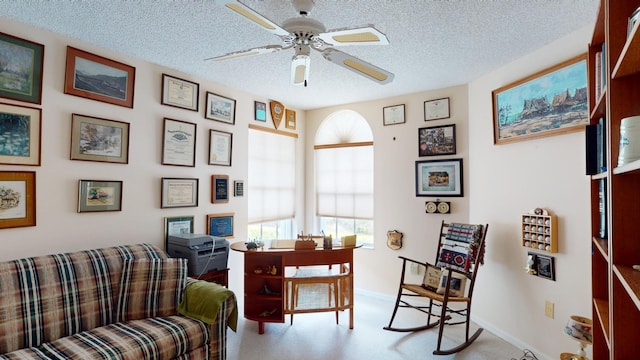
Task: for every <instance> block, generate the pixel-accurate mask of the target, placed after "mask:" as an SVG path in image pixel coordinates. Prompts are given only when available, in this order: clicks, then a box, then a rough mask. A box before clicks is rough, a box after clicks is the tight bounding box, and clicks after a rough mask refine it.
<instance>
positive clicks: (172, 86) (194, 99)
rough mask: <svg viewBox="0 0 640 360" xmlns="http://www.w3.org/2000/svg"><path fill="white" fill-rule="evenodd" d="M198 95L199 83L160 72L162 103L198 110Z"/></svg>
mask: <svg viewBox="0 0 640 360" xmlns="http://www.w3.org/2000/svg"><path fill="white" fill-rule="evenodd" d="M199 97H200V85H199V84H197V83H194V82H191V81H188V80H184V79H179V78H177V77H173V76H171V75H167V74H162V101H161V103H162V105H169V106H174V107H179V108H183V109H187V110H191V111H198V99H199Z"/></svg>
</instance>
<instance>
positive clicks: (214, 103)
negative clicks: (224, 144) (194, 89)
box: [204, 91, 236, 124]
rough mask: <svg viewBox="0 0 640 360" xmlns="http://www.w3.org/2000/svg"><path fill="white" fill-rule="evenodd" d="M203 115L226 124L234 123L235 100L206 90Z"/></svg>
mask: <svg viewBox="0 0 640 360" xmlns="http://www.w3.org/2000/svg"><path fill="white" fill-rule="evenodd" d="M206 108H207V109H206V113H205V114H204V117H205V118H206V119H209V120H216V121H220V122H223V123H227V124H235V123H236V101H235V100H233V99H229V98H227V97H224V96H221V95H217V94H214V93H212V92H208V91H207V106H206Z"/></svg>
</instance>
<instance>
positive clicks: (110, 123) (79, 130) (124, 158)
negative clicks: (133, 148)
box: [71, 114, 129, 164]
mask: <svg viewBox="0 0 640 360" xmlns="http://www.w3.org/2000/svg"><path fill="white" fill-rule="evenodd" d="M71 160H85V161H99V162H111V163H119V164H127V163H129V123H126V122H122V121H115V120H107V119H101V118H96V117H91V116H85V115H79V114H72V115H71Z"/></svg>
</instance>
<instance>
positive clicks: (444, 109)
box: [424, 98, 449, 121]
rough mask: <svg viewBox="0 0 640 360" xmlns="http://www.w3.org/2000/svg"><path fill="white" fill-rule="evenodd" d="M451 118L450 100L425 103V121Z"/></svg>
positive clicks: (444, 99)
mask: <svg viewBox="0 0 640 360" xmlns="http://www.w3.org/2000/svg"><path fill="white" fill-rule="evenodd" d="M448 117H449V98H442V99H436V100H429V101H425V102H424V121H428V120H438V119H447V118H448Z"/></svg>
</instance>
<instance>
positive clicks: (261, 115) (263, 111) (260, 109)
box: [253, 101, 267, 122]
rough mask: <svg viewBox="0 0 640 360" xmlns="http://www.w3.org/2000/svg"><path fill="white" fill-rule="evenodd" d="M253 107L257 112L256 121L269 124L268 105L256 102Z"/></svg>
mask: <svg viewBox="0 0 640 360" xmlns="http://www.w3.org/2000/svg"><path fill="white" fill-rule="evenodd" d="M253 106H254V110H255V119H256V120H257V121H264V122H267V104H266V103H263V102H260V101H255V102H254V103H253Z"/></svg>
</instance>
